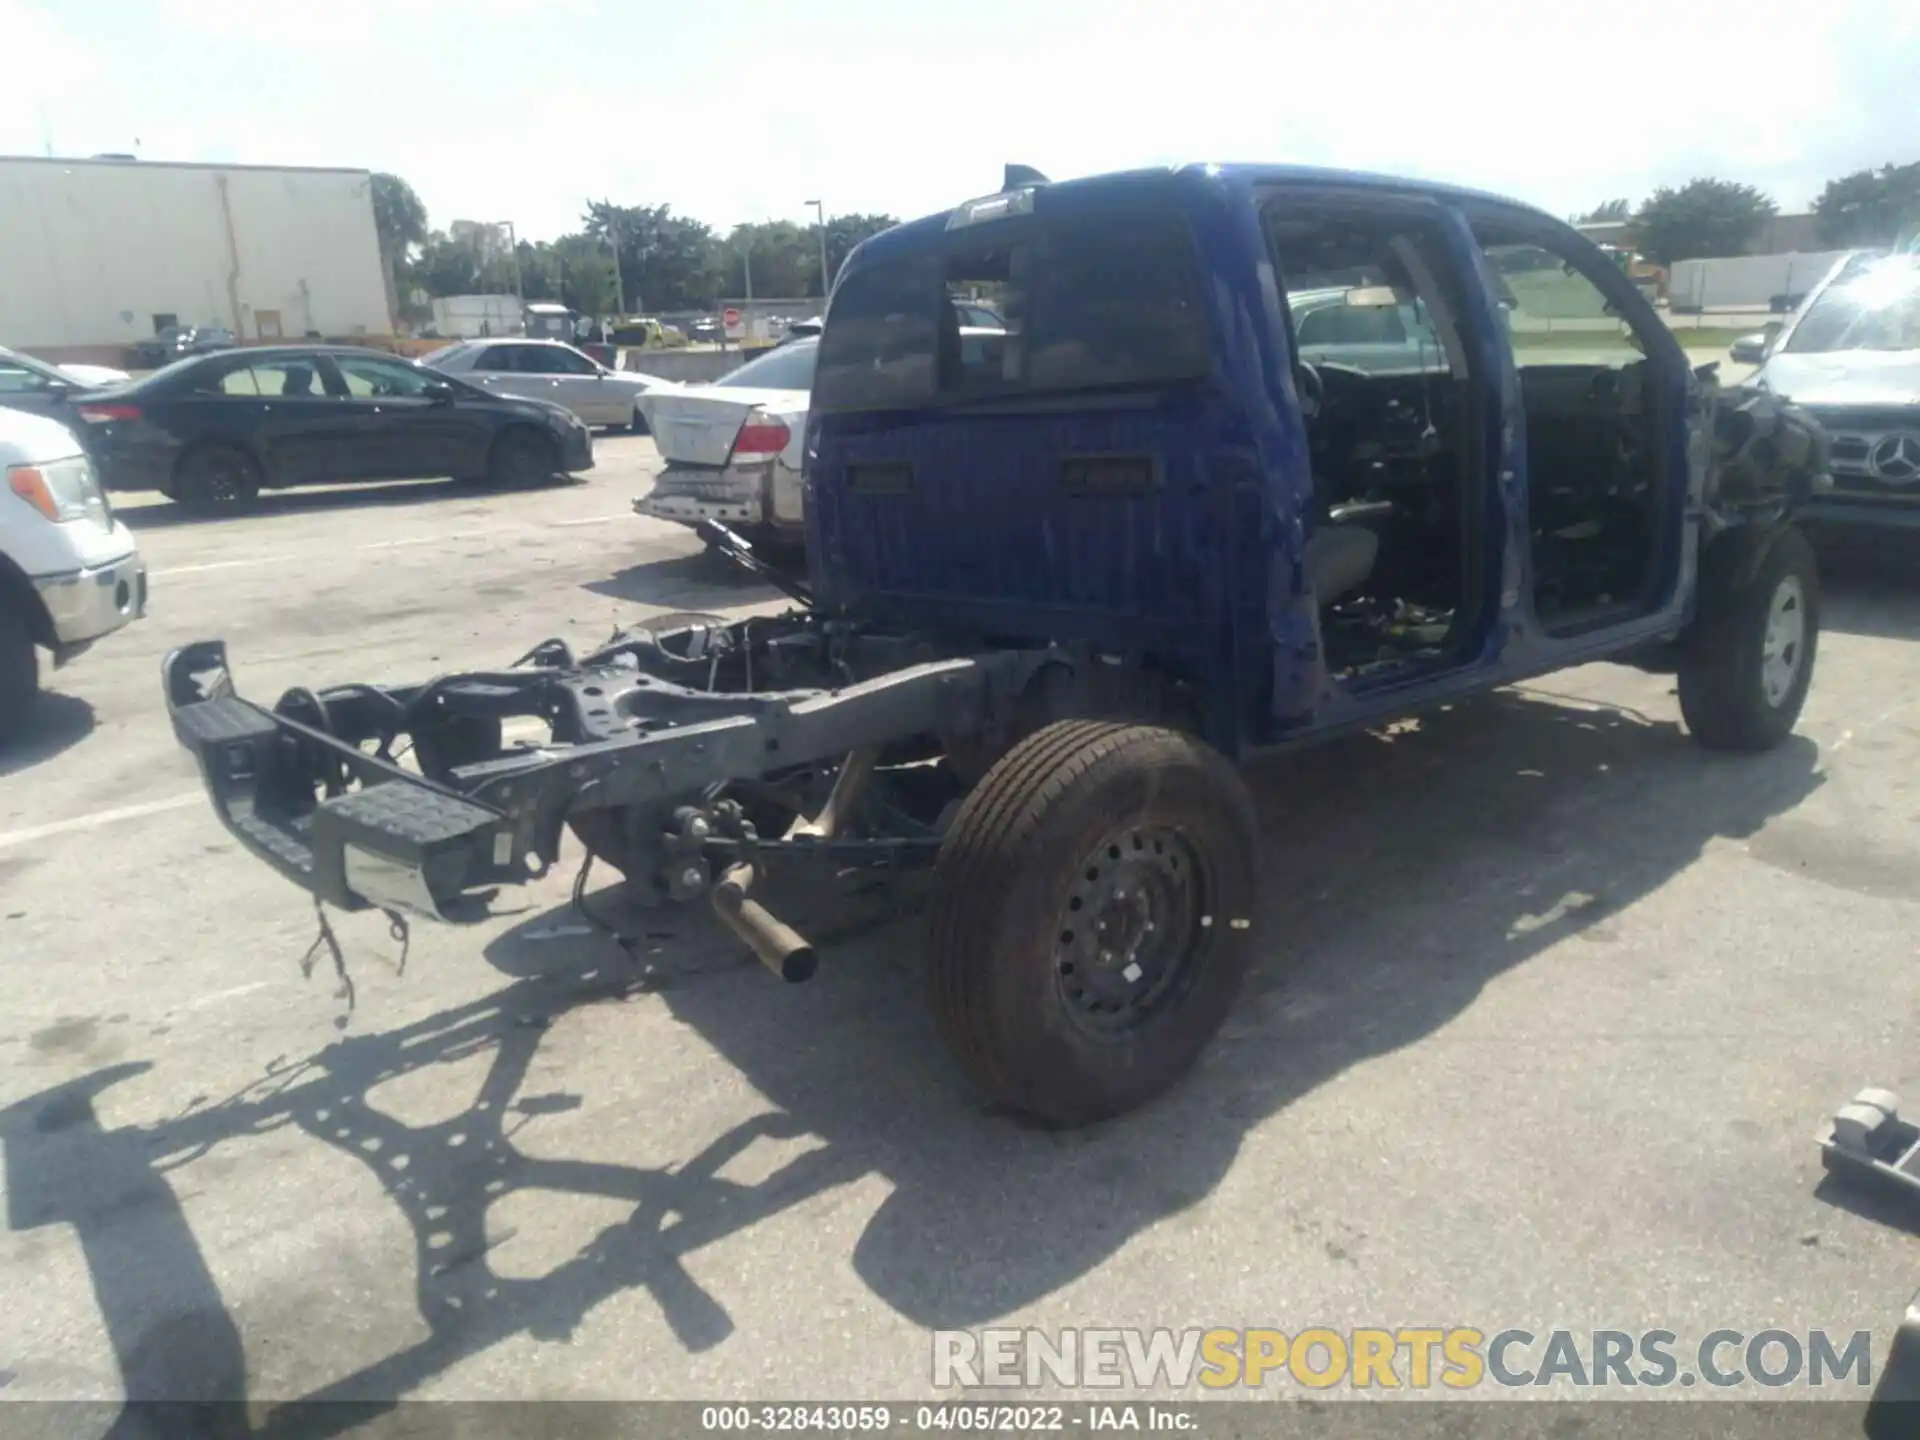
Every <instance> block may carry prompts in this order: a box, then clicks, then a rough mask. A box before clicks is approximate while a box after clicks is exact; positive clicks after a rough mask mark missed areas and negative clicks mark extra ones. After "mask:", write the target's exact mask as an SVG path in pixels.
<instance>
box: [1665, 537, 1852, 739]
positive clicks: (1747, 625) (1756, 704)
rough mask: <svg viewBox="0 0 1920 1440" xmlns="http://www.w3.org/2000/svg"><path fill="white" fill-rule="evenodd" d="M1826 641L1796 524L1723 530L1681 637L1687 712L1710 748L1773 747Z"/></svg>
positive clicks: (1813, 568) (1809, 558) (1814, 575)
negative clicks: (1685, 629) (1692, 613)
mask: <svg viewBox="0 0 1920 1440" xmlns="http://www.w3.org/2000/svg"><path fill="white" fill-rule="evenodd" d="M1819 643H1820V575H1819V565H1818V563H1817V562H1816V560H1815V559H1814V553H1813V547H1812V546H1811V545H1810V544H1808V543H1807V537H1806V536H1805V535H1803V534H1801V533H1800V531H1799V530H1797V529H1795V528H1793V527H1792V526H1783V527H1779V528H1768V529H1761V528H1743V529H1738V530H1732V531H1729V532H1727V533H1726V534H1724V535H1722V536H1720V537H1719V538H1718V539H1717V540H1715V541H1714V542H1713V544H1712V545H1710V546H1708V548H1707V553H1706V554H1705V555H1704V556H1703V557H1701V561H1700V581H1699V605H1698V609H1697V611H1696V613H1695V617H1694V621H1693V624H1692V625H1691V626H1689V627H1688V630H1687V633H1686V634H1685V635H1684V636H1682V637H1681V642H1680V668H1679V679H1680V713H1681V714H1682V715H1683V716H1684V717H1685V718H1686V722H1687V729H1689V730H1690V731H1692V732H1693V737H1694V739H1696V740H1698V741H1699V742H1700V743H1701V744H1702V745H1704V746H1706V747H1707V748H1708V749H1710V750H1738V751H1757V750H1771V749H1772V748H1773V747H1774V746H1776V745H1778V744H1779V743H1780V742H1781V741H1783V740H1785V739H1786V738H1787V736H1788V735H1789V734H1791V733H1792V731H1793V727H1794V722H1795V721H1797V720H1798V719H1799V718H1800V709H1801V707H1802V706H1803V705H1804V704H1805V703H1806V699H1807V687H1808V686H1809V685H1811V684H1812V683H1813V661H1814V655H1815V652H1816V651H1817V650H1818V648H1819Z"/></svg>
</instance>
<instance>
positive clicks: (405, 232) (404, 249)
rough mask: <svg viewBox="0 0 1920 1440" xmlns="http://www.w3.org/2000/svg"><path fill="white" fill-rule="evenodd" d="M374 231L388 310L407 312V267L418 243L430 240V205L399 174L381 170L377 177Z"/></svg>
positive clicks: (372, 191)
mask: <svg viewBox="0 0 1920 1440" xmlns="http://www.w3.org/2000/svg"><path fill="white" fill-rule="evenodd" d="M371 195H372V200H373V233H374V236H375V238H376V239H377V240H378V241H379V245H380V268H381V272H382V274H383V275H384V277H385V279H386V282H387V309H388V310H389V311H390V312H391V313H392V314H394V315H396V316H399V315H405V314H406V313H408V311H409V310H410V309H411V308H412V307H411V306H409V305H408V303H407V291H408V289H409V288H411V287H410V286H409V285H408V277H407V273H406V272H407V267H408V264H409V262H410V261H411V259H412V257H413V251H414V248H415V247H416V246H420V245H424V244H426V241H427V207H426V205H425V204H424V203H422V201H421V199H420V197H419V196H418V195H417V194H415V193H414V189H413V187H412V186H411V185H409V184H408V183H407V182H406V181H404V180H402V179H401V178H400V177H399V176H398V175H389V174H387V173H386V172H385V171H381V172H380V173H378V174H376V175H375V176H374V177H373V181H372V187H371Z"/></svg>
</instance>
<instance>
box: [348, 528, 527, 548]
mask: <svg viewBox="0 0 1920 1440" xmlns="http://www.w3.org/2000/svg"><path fill="white" fill-rule="evenodd" d="M520 529H521V527H520V526H518V525H493V526H489V527H488V528H487V529H485V530H449V531H447V532H446V533H445V534H441V533H440V532H438V531H436V532H434V533H433V534H431V535H414V536H410V537H409V538H407V539H405V540H373V541H369V542H368V543H367V544H365V545H356V546H354V547H353V548H354V549H356V550H398V549H399V548H400V547H401V546H403V545H432V544H435V543H437V542H439V541H442V540H447V541H452V540H478V539H480V538H481V537H482V536H486V535H512V534H516V533H518V532H519V530H520Z"/></svg>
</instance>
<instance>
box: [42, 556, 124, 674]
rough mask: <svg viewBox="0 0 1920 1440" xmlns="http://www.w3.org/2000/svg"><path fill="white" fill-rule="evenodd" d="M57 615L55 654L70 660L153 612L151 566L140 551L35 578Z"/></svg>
mask: <svg viewBox="0 0 1920 1440" xmlns="http://www.w3.org/2000/svg"><path fill="white" fill-rule="evenodd" d="M33 588H34V590H35V591H37V592H38V593H39V596H40V603H41V604H43V605H45V606H46V607H47V615H48V616H49V617H50V618H51V619H52V621H53V637H54V640H55V641H56V645H55V656H56V658H57V659H58V660H60V661H63V662H64V661H66V660H69V659H71V658H72V657H73V656H75V655H77V654H79V653H80V651H81V650H83V649H85V648H86V647H87V646H88V645H90V644H92V643H93V642H94V641H95V640H98V639H99V638H100V637H101V636H103V635H110V634H112V633H113V632H114V631H115V630H118V629H119V628H120V627H121V626H122V625H126V624H128V623H130V622H131V621H134V620H138V619H139V618H140V617H141V616H142V615H144V614H146V613H147V567H146V564H145V563H144V562H143V561H142V560H141V559H140V556H139V555H138V553H135V554H132V555H127V556H124V557H123V558H121V559H119V560H115V561H113V562H111V563H109V564H106V565H99V566H94V567H92V568H88V569H81V570H73V571H69V572H68V573H66V574H64V575H44V576H41V577H40V578H39V579H37V580H35V581H34V582H33Z"/></svg>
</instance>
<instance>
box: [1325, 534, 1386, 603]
mask: <svg viewBox="0 0 1920 1440" xmlns="http://www.w3.org/2000/svg"><path fill="white" fill-rule="evenodd" d="M1379 556H1380V537H1379V536H1378V535H1376V534H1374V533H1373V531H1371V530H1369V529H1367V528H1366V527H1365V526H1363V525H1340V524H1336V523H1334V522H1333V521H1330V520H1323V521H1321V522H1320V524H1319V525H1318V526H1317V527H1316V528H1315V530H1314V532H1313V534H1312V535H1311V536H1310V537H1309V538H1308V540H1307V583H1308V584H1309V585H1311V586H1312V587H1313V592H1314V597H1315V598H1316V599H1317V600H1318V601H1319V603H1320V604H1322V605H1331V604H1332V603H1333V602H1334V601H1336V600H1338V599H1340V598H1341V597H1342V596H1343V595H1350V594H1352V593H1353V592H1354V591H1355V590H1358V589H1359V588H1360V587H1361V586H1362V585H1364V584H1366V583H1367V577H1368V576H1369V575H1371V574H1372V573H1373V563H1374V561H1375V560H1377V559H1378V558H1379Z"/></svg>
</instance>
